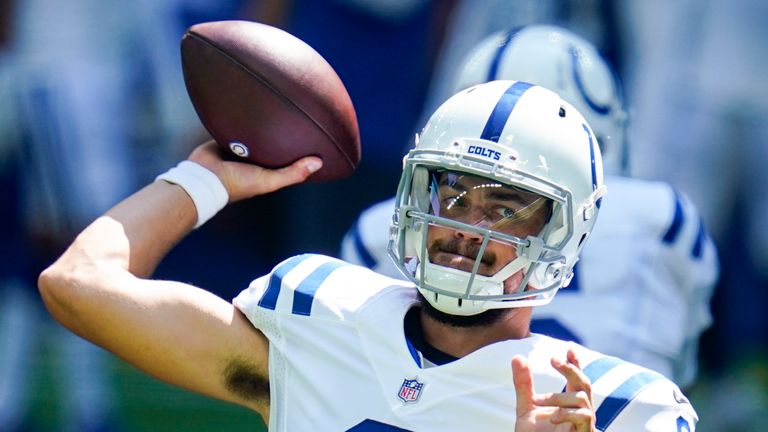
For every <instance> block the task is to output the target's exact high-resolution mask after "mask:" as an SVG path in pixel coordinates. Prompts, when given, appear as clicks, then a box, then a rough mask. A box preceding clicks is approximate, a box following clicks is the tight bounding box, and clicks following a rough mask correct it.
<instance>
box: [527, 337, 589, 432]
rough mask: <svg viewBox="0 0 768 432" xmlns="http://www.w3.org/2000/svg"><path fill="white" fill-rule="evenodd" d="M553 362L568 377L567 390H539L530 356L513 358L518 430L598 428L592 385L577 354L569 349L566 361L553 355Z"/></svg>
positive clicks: (580, 429) (581, 430)
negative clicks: (536, 387)
mask: <svg viewBox="0 0 768 432" xmlns="http://www.w3.org/2000/svg"><path fill="white" fill-rule="evenodd" d="M551 363H552V367H554V368H555V370H557V371H558V372H559V373H560V374H562V375H563V376H564V377H565V379H566V390H565V391H564V392H561V393H543V394H536V393H535V392H534V387H533V375H532V372H531V369H530V367H529V366H528V363H527V361H526V359H525V358H524V357H522V356H519V355H518V356H515V357H514V358H512V373H513V381H514V385H515V393H516V395H517V406H516V413H517V422H516V425H515V430H516V431H518V432H523V431H561V430H575V431H578V432H592V431H594V430H595V413H594V409H593V406H592V385H591V383H590V381H589V378H587V376H586V375H585V374H584V373H583V372H582V371H581V367H580V363H579V360H578V358H577V357H576V354H575V353H574V352H573V351H572V350H568V353H567V355H566V360H565V361H562V360H560V359H557V358H554V357H553V358H552V360H551ZM563 428H565V429H563Z"/></svg>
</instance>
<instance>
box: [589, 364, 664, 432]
mask: <svg viewBox="0 0 768 432" xmlns="http://www.w3.org/2000/svg"><path fill="white" fill-rule="evenodd" d="M660 379H662V376H661V375H659V374H655V373H649V372H640V373H638V374H636V375H633V376H632V377H630V378H629V379H628V380H626V381H624V383H622V384H621V385H620V386H619V387H617V388H616V390H614V391H613V392H611V394H610V395H608V397H606V398H605V400H603V402H602V403H601V404H600V406H599V407H598V408H597V411H595V417H596V421H595V426H596V427H597V430H601V431H604V430H606V429H607V428H608V426H610V425H611V423H613V421H614V420H616V417H618V416H619V414H621V412H622V411H624V408H626V407H627V405H629V404H630V402H632V399H634V398H635V397H637V395H638V394H640V392H641V391H642V390H643V389H644V388H645V387H646V386H648V385H649V384H651V383H653V382H655V381H658V380H660Z"/></svg>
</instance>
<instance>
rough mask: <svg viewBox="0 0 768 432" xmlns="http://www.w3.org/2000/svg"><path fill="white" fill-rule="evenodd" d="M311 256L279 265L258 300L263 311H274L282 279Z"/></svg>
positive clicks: (300, 256)
mask: <svg viewBox="0 0 768 432" xmlns="http://www.w3.org/2000/svg"><path fill="white" fill-rule="evenodd" d="M311 256H313V255H310V254H305V255H298V256H295V257H293V258H290V259H289V260H288V261H285V262H283V263H281V264H279V265H278V266H277V267H276V268H275V269H274V270H273V271H272V275H271V276H270V277H269V285H268V286H267V289H266V290H265V291H264V295H262V296H261V299H260V300H259V306H260V307H263V308H265V309H271V310H275V307H276V306H277V297H278V296H279V295H280V287H281V286H282V285H283V278H284V277H285V275H286V274H288V272H290V271H291V270H293V269H294V268H296V266H298V265H299V264H301V263H302V262H303V261H304V260H306V259H307V258H309V257H311Z"/></svg>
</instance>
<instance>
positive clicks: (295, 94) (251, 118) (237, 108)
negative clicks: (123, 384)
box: [181, 21, 361, 181]
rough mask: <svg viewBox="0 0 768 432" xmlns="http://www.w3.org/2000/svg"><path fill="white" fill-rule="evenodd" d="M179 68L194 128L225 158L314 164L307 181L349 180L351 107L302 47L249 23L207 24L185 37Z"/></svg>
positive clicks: (353, 149)
mask: <svg viewBox="0 0 768 432" xmlns="http://www.w3.org/2000/svg"><path fill="white" fill-rule="evenodd" d="M181 60H182V70H183V74H184V81H185V84H186V87H187V92H188V93H189V97H190V100H191V101H192V105H193V106H194V108H195V111H196V112H197V115H198V117H199V118H200V121H201V122H202V123H203V126H205V128H206V129H207V130H208V132H209V133H210V134H211V136H212V137H213V138H214V139H215V140H216V142H217V143H219V145H220V146H222V147H223V148H224V149H225V151H226V152H229V153H230V154H231V157H232V158H237V159H239V160H243V161H247V162H251V163H255V164H257V165H260V166H263V167H267V168H280V167H283V166H286V165H289V164H291V163H292V162H294V161H296V160H297V159H300V158H302V157H304V156H310V155H315V156H319V157H320V158H321V159H322V160H323V167H322V168H321V169H320V170H319V171H317V172H316V173H314V174H313V175H312V176H311V177H310V178H309V180H310V181H331V180H338V179H342V178H344V177H347V176H349V175H351V174H352V173H353V172H354V170H355V168H356V167H357V165H358V163H359V162H360V157H361V151H360V133H359V130H358V125H357V116H356V114H355V109H354V106H353V105H352V100H351V99H350V97H349V93H348V92H347V90H346V88H345V87H344V84H343V83H342V81H341V79H340V78H339V76H338V75H337V74H336V72H335V71H334V69H333V68H332V67H331V65H330V64H328V62H327V61H326V60H325V59H324V58H323V57H322V56H321V55H320V54H319V53H318V52H317V51H315V50H314V49H313V48H312V47H310V46H309V45H307V44H306V43H305V42H303V41H302V40H300V39H298V38H296V37H295V36H293V35H291V34H289V33H287V32H285V31H283V30H281V29H278V28H276V27H272V26H268V25H265V24H260V23H256V22H250V21H216V22H207V23H201V24H196V25H193V26H192V27H190V28H189V29H188V30H187V31H186V33H185V34H184V37H183V38H182V41H181Z"/></svg>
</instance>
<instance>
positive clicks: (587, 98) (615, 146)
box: [454, 25, 629, 174]
mask: <svg viewBox="0 0 768 432" xmlns="http://www.w3.org/2000/svg"><path fill="white" fill-rule="evenodd" d="M462 64H463V68H462V69H461V70H460V71H459V74H458V77H457V78H456V84H455V87H454V92H458V91H459V90H463V89H465V88H467V87H470V86H473V85H475V84H480V83H483V82H486V81H493V80H499V79H508V80H518V81H526V82H530V83H533V84H536V85H538V86H541V87H545V88H548V89H550V90H552V91H554V92H555V93H557V94H559V95H560V96H561V97H562V98H563V99H565V100H566V101H568V102H570V104H571V105H573V106H574V107H575V108H576V109H577V110H578V111H579V112H580V113H581V114H582V115H583V116H584V117H585V118H586V119H587V121H588V122H589V125H590V126H592V128H593V130H594V132H595V135H596V136H597V141H598V143H599V144H600V148H601V150H602V152H603V153H602V154H603V164H604V167H605V172H606V173H609V174H626V173H627V171H628V156H629V154H628V149H627V148H626V125H627V114H626V111H625V110H624V104H623V97H622V91H621V85H620V84H619V81H618V78H617V76H616V73H615V72H614V70H613V69H612V68H611V66H610V65H609V64H608V62H607V61H606V60H605V59H604V58H603V57H602V56H601V55H600V53H599V52H598V50H597V48H596V47H595V46H594V45H593V44H591V43H590V42H589V41H587V40H586V39H584V38H582V37H580V36H578V35H576V34H574V33H573V32H571V31H569V30H566V29H564V28H561V27H556V26H552V25H532V26H527V27H521V28H519V29H517V30H511V31H504V32H498V33H495V34H493V35H491V36H489V37H487V38H486V39H484V40H483V41H482V42H480V43H479V44H478V45H477V46H476V47H475V48H474V49H473V50H472V51H471V52H470V53H469V54H468V55H467V56H466V57H465V59H464V62H463V63H462Z"/></svg>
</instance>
